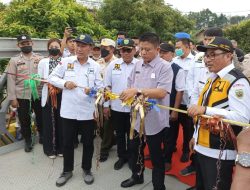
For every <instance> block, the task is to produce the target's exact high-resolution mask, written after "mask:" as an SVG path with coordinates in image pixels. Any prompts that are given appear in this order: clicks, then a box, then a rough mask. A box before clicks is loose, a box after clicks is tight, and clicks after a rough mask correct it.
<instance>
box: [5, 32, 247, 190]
mask: <svg viewBox="0 0 250 190" xmlns="http://www.w3.org/2000/svg"><path fill="white" fill-rule="evenodd" d="M69 34H70V32H69V31H68V30H65V36H64V37H65V38H64V39H63V41H64V43H65V44H67V45H68V46H67V49H64V47H63V49H62V50H61V51H62V53H63V55H65V56H64V57H66V58H64V59H62V61H61V63H60V64H58V66H57V67H56V68H55V69H54V70H53V72H52V73H51V74H50V76H49V78H48V81H47V82H48V83H50V84H52V85H53V86H55V87H58V88H60V89H62V102H61V110H60V115H61V117H62V119H63V122H62V125H63V126H62V128H63V157H64V158H63V159H64V162H63V172H62V174H61V175H60V177H59V178H58V179H57V181H56V185H57V186H62V185H64V184H66V183H67V181H68V180H69V179H70V178H71V177H72V176H73V169H74V143H75V137H77V134H78V128H79V127H80V128H81V135H82V143H83V155H82V169H83V174H84V181H85V183H86V184H92V183H93V182H94V176H93V174H92V172H91V168H92V158H93V152H94V143H93V140H94V131H95V127H96V123H95V120H94V116H93V113H94V111H95V105H94V104H95V97H93V96H89V93H90V90H91V89H95V90H99V89H105V90H107V91H111V92H112V93H115V94H117V95H119V99H115V100H109V101H107V102H105V103H104V105H103V106H104V108H103V113H104V127H103V129H102V144H101V157H100V162H104V161H106V160H107V159H108V156H109V149H110V148H111V147H112V146H113V145H114V144H115V143H116V144H117V155H118V160H117V161H116V162H115V164H114V169H115V170H119V169H121V168H122V167H123V166H124V164H125V163H126V162H128V163H129V167H130V169H131V171H132V175H131V177H130V178H128V179H127V180H125V181H123V182H122V183H121V187H124V188H126V187H131V186H134V185H136V184H142V183H143V182H144V175H143V172H144V147H145V145H146V143H147V145H148V148H149V153H150V159H151V161H152V165H153V169H152V183H153V188H154V190H165V189H166V187H165V184H164V179H165V171H169V170H170V169H171V167H172V163H171V162H172V155H173V153H174V152H175V149H176V140H177V137H178V131H179V125H180V124H181V126H182V127H183V149H182V156H181V158H180V161H181V162H188V161H189V159H191V160H192V162H191V165H190V166H189V167H187V168H185V170H184V171H181V172H182V173H183V172H184V173H190V170H191V171H196V187H194V188H193V189H198V190H211V189H212V188H213V187H217V188H218V189H223V190H227V189H230V186H231V183H232V171H233V166H234V161H235V159H236V148H237V147H235V146H234V144H233V141H234V140H233V138H232V139H230V138H229V137H228V128H230V129H232V131H234V133H235V135H238V133H239V132H240V131H241V130H242V128H241V127H239V126H234V125H232V126H228V125H226V124H225V123H223V122H222V120H221V119H222V118H225V119H229V120H235V121H238V122H243V123H249V120H250V108H249V106H248V105H247V101H248V100H249V98H250V86H249V82H248V80H247V78H246V77H245V76H244V75H243V74H242V73H241V71H239V70H238V69H235V66H234V62H233V61H232V60H233V55H234V48H233V45H232V43H231V41H229V40H228V39H226V38H223V37H222V32H221V29H218V28H210V29H208V30H207V31H206V32H205V34H204V41H203V43H204V44H203V45H198V46H197V50H198V51H199V52H200V53H197V54H196V55H193V54H192V53H193V51H191V47H190V35H189V34H187V33H183V32H180V33H176V34H175V37H176V44H175V46H173V45H172V44H169V43H161V42H160V39H159V37H158V36H157V35H156V34H155V33H150V32H148V33H144V34H142V35H141V36H140V37H139V39H138V38H137V39H136V38H135V39H132V38H127V37H126V36H125V34H124V33H121V34H119V35H118V40H117V42H115V41H113V40H112V39H108V38H103V39H102V40H101V41H100V43H98V42H96V43H94V41H93V40H92V38H91V37H90V36H89V35H88V34H81V35H79V36H78V37H77V38H75V39H73V38H72V37H70V35H69ZM138 40H139V42H138ZM18 47H20V49H21V53H20V55H19V56H17V57H15V58H12V59H11V61H10V63H9V66H8V73H9V75H8V98H9V99H10V100H11V105H12V106H13V107H16V108H17V109H18V114H19V119H20V123H21V127H22V134H23V136H24V138H25V142H26V143H25V151H26V152H30V151H31V149H32V140H31V135H30V118H29V117H30V114H29V113H30V111H31V107H30V103H31V105H32V106H33V105H34V107H33V108H34V111H35V113H36V118H37V121H38V122H37V124H38V126H39V125H41V124H40V122H41V121H39V111H36V110H37V109H36V106H35V105H36V103H37V102H36V101H37V100H33V99H32V97H31V92H30V89H28V88H27V87H24V85H23V81H24V78H22V76H21V75H19V74H23V75H27V76H28V75H30V74H34V73H36V72H37V71H36V69H37V65H36V63H37V60H39V56H38V55H36V54H34V53H33V52H32V41H31V39H30V37H28V36H25V35H21V36H20V37H19V38H18ZM117 47H118V51H119V56H120V58H117V57H116V56H115V55H114V54H115V51H116V48H117ZM135 56H137V58H138V59H137V58H135ZM91 57H92V58H91ZM23 88H25V89H23ZM23 92H25V93H23ZM131 98H134V99H135V100H139V99H140V98H142V99H144V98H149V99H154V101H155V102H156V104H159V105H162V106H167V107H168V106H170V107H172V108H176V109H181V110H187V114H184V113H179V112H178V110H172V111H169V110H167V109H160V110H158V109H148V108H147V111H146V113H145V118H144V128H143V130H141V127H142V126H141V119H142V118H141V117H140V115H139V114H137V116H136V117H132V116H131V107H129V106H122V103H123V102H127V101H128V100H130V99H131ZM38 103H39V100H38ZM40 103H41V102H40ZM38 107H39V106H38ZM145 109H146V108H145ZM27 110H30V111H29V112H27ZM133 111H134V110H133ZM201 115H207V116H212V119H214V118H215V119H217V120H216V121H217V123H216V122H214V123H213V125H214V126H212V127H211V125H212V124H210V123H212V122H211V121H210V120H211V119H206V118H204V117H203V116H201ZM214 116H216V117H214ZM131 120H132V123H133V125H134V132H133V136H132V137H133V138H132V139H129V136H130V129H131ZM221 125H223V127H222V126H221ZM214 128H216V129H217V130H218V128H219V132H218V131H216V132H214V131H213V129H214ZM38 129H39V127H38ZM114 131H115V134H114ZM246 131H247V132H248V131H249V129H247V130H246ZM247 132H244V133H243V134H242V133H241V136H240V137H239V139H240V140H239V141H238V142H239V143H238V156H237V163H238V165H237V168H238V169H237V172H236V174H238V175H237V177H238V176H239V175H244V174H245V173H247V171H245V168H247V167H248V168H249V167H250V164H249V160H250V151H249V148H248V147H249V146H246V145H245V144H246V143H249V142H247V141H246V140H245V136H246V135H247ZM39 133H40V134H41V137H42V132H41V130H40V131H39ZM141 133H143V135H142V136H141ZM225 136H226V137H225ZM242 136H243V137H242ZM162 144H163V145H164V148H163V149H162ZM221 147H223V148H221ZM190 148H191V149H190ZM191 152H192V153H191ZM190 154H191V157H190ZM246 158H247V159H248V161H247V163H246V162H245V161H246ZM218 159H220V163H219V164H220V170H217V164H218V163H217V162H218ZM239 167H240V168H239ZM241 167H243V169H242V168H241ZM248 173H249V169H248ZM248 176H249V174H248ZM237 177H236V179H238V180H239V177H238V178H237ZM247 179H248V178H245V180H247ZM238 184H240V183H237V182H234V183H233V186H234V187H235V189H237V187H238V186H237V185H238Z"/></svg>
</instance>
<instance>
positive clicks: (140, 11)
mask: <svg viewBox="0 0 250 190" xmlns="http://www.w3.org/2000/svg"><path fill="white" fill-rule="evenodd" d="M97 16H98V21H99V22H100V23H101V24H103V25H104V26H105V27H106V28H107V29H116V30H122V31H126V32H127V33H128V35H129V36H138V35H140V34H142V33H143V32H146V31H151V32H156V33H157V34H158V35H160V37H161V38H162V39H163V40H170V39H172V38H173V34H174V33H175V32H179V31H185V32H189V31H190V30H191V29H192V28H193V23H192V22H190V21H189V20H188V19H187V18H186V17H184V16H182V15H181V13H180V12H178V11H176V10H173V9H172V8H171V7H169V6H167V5H165V3H164V0H122V1H120V0H104V2H103V5H102V7H101V8H100V9H99V10H98V13H97Z"/></svg>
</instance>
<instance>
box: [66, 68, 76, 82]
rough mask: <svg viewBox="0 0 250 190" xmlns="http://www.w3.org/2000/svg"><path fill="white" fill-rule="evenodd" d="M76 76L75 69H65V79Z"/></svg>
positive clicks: (72, 78)
mask: <svg viewBox="0 0 250 190" xmlns="http://www.w3.org/2000/svg"><path fill="white" fill-rule="evenodd" d="M75 78H76V73H75V71H68V70H67V71H65V74H64V79H65V80H74V79H75Z"/></svg>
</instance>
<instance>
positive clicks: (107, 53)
mask: <svg viewBox="0 0 250 190" xmlns="http://www.w3.org/2000/svg"><path fill="white" fill-rule="evenodd" d="M108 55H109V50H106V49H104V48H101V57H102V58H103V57H107V56H108Z"/></svg>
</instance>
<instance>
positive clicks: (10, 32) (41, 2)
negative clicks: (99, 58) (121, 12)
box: [0, 0, 113, 38]
mask: <svg viewBox="0 0 250 190" xmlns="http://www.w3.org/2000/svg"><path fill="white" fill-rule="evenodd" d="M66 26H71V27H77V31H78V33H88V34H90V35H92V36H95V37H96V38H99V37H100V36H103V35H106V36H112V35H113V33H112V31H108V30H106V29H105V28H104V27H103V26H101V25H100V24H98V23H97V22H96V21H95V18H94V15H93V14H92V13H90V12H89V11H88V10H87V8H86V7H84V6H82V5H80V4H78V3H76V2H75V0H50V1H48V0H13V1H12V2H11V3H10V5H9V6H7V7H6V8H5V9H3V10H2V11H1V15H0V36H6V37H16V36H17V35H19V34H20V33H28V34H31V35H32V37H39V38H52V37H58V38H61V37H62V36H63V32H64V28H65V27H66Z"/></svg>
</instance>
